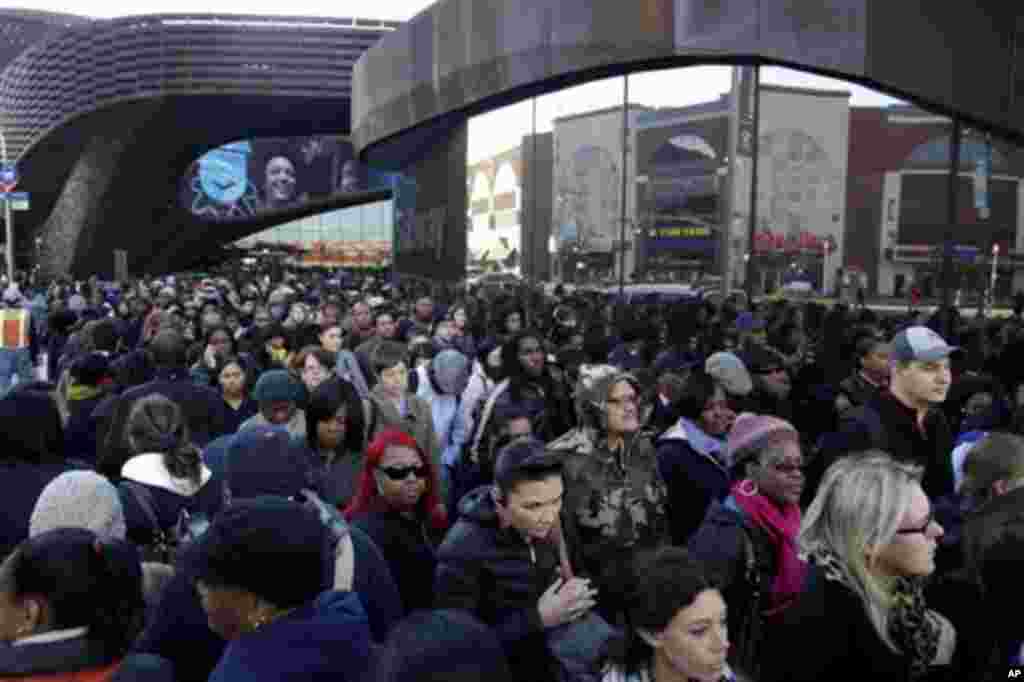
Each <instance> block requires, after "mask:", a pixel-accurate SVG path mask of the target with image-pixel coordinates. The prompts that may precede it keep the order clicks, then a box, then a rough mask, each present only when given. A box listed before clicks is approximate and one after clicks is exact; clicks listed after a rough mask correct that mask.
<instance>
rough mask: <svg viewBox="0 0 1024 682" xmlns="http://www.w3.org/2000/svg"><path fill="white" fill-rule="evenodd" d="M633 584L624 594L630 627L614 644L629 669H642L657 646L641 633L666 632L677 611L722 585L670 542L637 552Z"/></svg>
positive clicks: (615, 652)
mask: <svg viewBox="0 0 1024 682" xmlns="http://www.w3.org/2000/svg"><path fill="white" fill-rule="evenodd" d="M631 573H632V575H631V576H630V581H629V582H630V584H629V585H628V586H626V588H625V590H624V593H623V597H624V604H625V610H626V619H627V627H626V631H625V633H624V637H623V638H622V639H621V640H619V641H618V642H615V643H614V645H612V646H611V647H610V651H609V654H610V658H611V659H612V660H613V661H615V662H617V663H619V664H620V665H623V666H625V668H626V669H627V671H628V672H631V673H635V672H638V671H640V670H642V669H643V668H644V667H645V666H647V664H648V663H650V661H651V657H652V656H653V655H654V650H653V649H652V648H651V646H650V645H649V644H647V642H645V641H644V640H643V639H642V638H641V637H640V636H639V635H638V633H637V629H641V630H645V631H647V632H651V633H658V632H662V631H663V630H664V629H665V628H666V627H668V625H669V623H671V622H672V619H673V618H675V616H676V614H677V613H679V611H681V610H682V609H685V608H686V607H688V606H690V605H691V604H693V602H694V600H695V599H696V598H697V596H698V595H699V594H700V593H701V592H704V591H705V590H711V589H718V588H717V586H716V585H715V584H714V583H713V582H712V581H711V580H710V579H709V578H708V576H707V575H706V574H705V571H704V567H703V565H702V564H700V563H699V562H698V561H696V560H695V559H694V558H692V557H691V556H690V554H689V552H687V551H686V550H685V549H683V548H682V547H671V546H666V547H662V548H659V549H654V550H647V551H644V552H641V553H639V554H637V555H636V557H635V558H634V560H633V565H632V571H631Z"/></svg>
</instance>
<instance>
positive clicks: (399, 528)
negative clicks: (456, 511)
mask: <svg viewBox="0 0 1024 682" xmlns="http://www.w3.org/2000/svg"><path fill="white" fill-rule="evenodd" d="M438 490H439V486H438V482H437V474H436V472H435V471H434V469H433V466H432V463H431V459H430V457H429V456H427V455H426V454H425V453H424V452H423V449H422V448H420V447H419V445H418V444H417V443H416V440H415V439H413V437H412V436H410V435H409V434H407V433H404V432H403V431H399V430H397V429H385V430H383V431H381V432H380V433H379V434H378V435H377V437H375V438H374V439H373V441H372V442H371V443H370V446H369V447H368V448H367V450H366V462H365V463H364V465H363V471H362V473H361V474H360V478H359V491H358V493H357V494H356V497H355V499H353V500H352V504H351V505H349V507H348V508H347V509H346V510H345V514H346V516H347V517H348V518H349V519H350V520H351V521H352V525H354V526H355V527H356V528H359V529H361V530H363V531H364V532H365V533H366V534H367V535H369V536H370V538H371V539H372V540H373V541H374V543H376V545H377V546H378V547H380V550H381V552H383V554H384V558H385V559H387V561H388V564H389V565H390V567H391V572H392V574H393V575H394V577H395V582H396V583H398V591H399V593H400V594H401V595H402V603H403V605H404V606H405V612H406V613H409V612H411V611H415V610H417V609H429V608H430V607H431V606H432V605H433V593H434V590H433V585H434V568H435V565H436V563H437V559H436V552H435V550H436V547H437V544H438V543H439V541H440V537H441V535H443V533H444V531H445V530H446V528H447V525H448V519H447V514H446V513H445V511H444V505H442V504H440V498H439V496H438Z"/></svg>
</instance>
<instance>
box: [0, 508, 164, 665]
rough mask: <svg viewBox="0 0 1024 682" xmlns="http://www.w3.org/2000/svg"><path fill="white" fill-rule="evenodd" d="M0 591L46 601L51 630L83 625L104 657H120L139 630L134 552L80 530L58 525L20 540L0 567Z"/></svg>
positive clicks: (140, 611)
mask: <svg viewBox="0 0 1024 682" xmlns="http://www.w3.org/2000/svg"><path fill="white" fill-rule="evenodd" d="M0 586H2V587H0V589H3V590H4V591H5V592H7V593H8V594H9V595H11V596H12V597H14V598H20V597H23V596H28V595H38V596H40V597H42V598H43V599H45V600H46V605H47V611H48V615H49V625H50V626H51V627H52V628H53V629H55V630H61V629H67V628H74V627H88V628H89V630H88V633H87V635H86V637H88V639H89V640H91V641H94V642H97V643H98V644H100V645H101V646H102V648H103V653H104V658H105V659H106V660H107V661H112V660H115V659H118V658H121V657H122V656H123V655H124V654H125V653H127V651H128V650H129V648H130V647H131V645H132V643H133V642H134V640H135V638H136V636H137V635H138V633H139V632H140V631H141V629H142V625H143V618H144V615H145V602H144V601H143V596H142V568H141V565H140V563H139V554H138V550H136V549H135V547H134V546H133V545H131V544H130V543H127V542H125V541H124V540H108V541H102V540H100V538H99V537H97V535H96V534H95V533H93V532H92V531H90V530H86V529H85V528H58V529H55V530H51V531H47V532H45V533H40V534H39V535H37V536H35V537H32V538H30V539H28V540H25V541H24V542H22V543H21V544H20V545H18V547H17V548H16V549H15V550H14V552H12V553H11V555H10V556H9V557H8V558H7V560H6V562H5V563H4V564H3V567H2V568H0Z"/></svg>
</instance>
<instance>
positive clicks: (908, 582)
mask: <svg viewBox="0 0 1024 682" xmlns="http://www.w3.org/2000/svg"><path fill="white" fill-rule="evenodd" d="M810 558H811V559H813V560H814V563H815V564H817V565H818V567H819V568H821V570H822V573H823V574H824V576H825V579H826V580H832V581H835V582H838V583H841V584H842V585H845V586H846V587H847V588H848V589H853V588H852V587H851V585H850V582H849V579H848V578H847V577H846V574H845V573H844V572H843V571H842V570H841V569H840V561H839V557H838V556H836V555H835V553H833V552H832V551H831V550H829V549H826V548H824V547H818V548H815V549H814V550H813V551H812V552H811V553H810ZM924 584H925V581H924V579H923V578H906V577H901V578H897V579H896V582H895V584H894V586H893V600H892V611H891V613H890V614H889V625H888V629H889V632H888V634H889V639H891V640H892V643H893V644H895V645H896V648H897V649H899V650H900V651H902V652H903V655H904V656H906V657H907V665H908V667H909V672H910V679H911V680H920V679H922V678H924V676H925V674H926V673H927V672H928V666H929V665H931V663H932V661H934V660H935V658H936V656H937V654H938V652H939V638H940V636H941V634H942V625H941V623H940V622H939V621H938V620H937V619H936V618H935V616H934V615H933V614H931V613H930V612H929V611H928V608H927V606H926V605H925V601H924Z"/></svg>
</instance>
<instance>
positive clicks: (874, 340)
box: [854, 334, 885, 361]
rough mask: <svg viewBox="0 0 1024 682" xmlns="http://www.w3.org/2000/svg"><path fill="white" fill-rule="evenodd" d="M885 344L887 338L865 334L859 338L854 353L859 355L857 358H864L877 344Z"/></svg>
mask: <svg viewBox="0 0 1024 682" xmlns="http://www.w3.org/2000/svg"><path fill="white" fill-rule="evenodd" d="M882 345H885V340H883V339H882V338H880V337H878V336H876V335H873V334H871V335H869V334H865V335H863V336H861V337H860V338H859V339H858V340H857V345H856V347H855V349H854V353H856V355H857V360H858V361H860V360H863V359H864V358H865V356H867V355H868V354H869V353H871V351H873V350H874V349H875V347H876V346H882Z"/></svg>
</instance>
